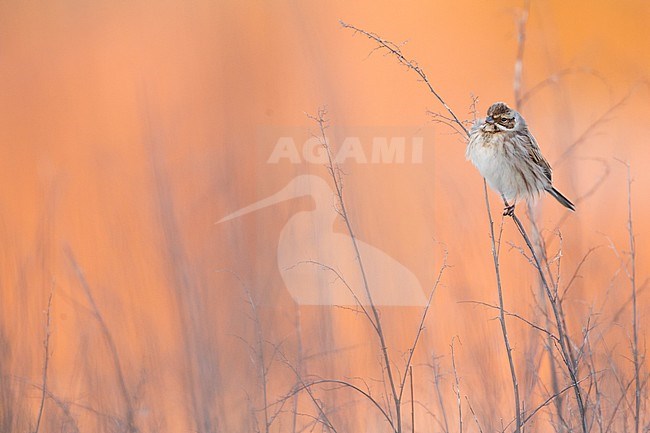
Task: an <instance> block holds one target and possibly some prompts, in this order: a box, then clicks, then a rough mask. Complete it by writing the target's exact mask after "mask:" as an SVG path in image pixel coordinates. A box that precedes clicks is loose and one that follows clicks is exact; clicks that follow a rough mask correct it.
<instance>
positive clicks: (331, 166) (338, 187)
mask: <svg viewBox="0 0 650 433" xmlns="http://www.w3.org/2000/svg"><path fill="white" fill-rule="evenodd" d="M325 114H326V111H325V110H324V109H322V108H321V109H320V110H319V111H318V117H317V118H316V119H315V120H316V121H317V122H318V126H319V129H320V134H321V139H322V144H323V146H324V148H325V150H326V151H327V152H326V153H327V159H328V166H327V169H328V170H329V173H330V176H331V177H332V181H333V182H334V189H335V191H336V200H337V203H338V206H339V209H338V211H339V214H340V215H341V217H342V218H343V221H344V222H345V226H346V228H347V231H348V234H349V235H350V240H351V241H352V247H353V248H354V255H355V258H356V259H357V263H358V266H359V271H360V272H361V278H362V280H363V288H364V290H365V293H366V296H368V303H369V304H370V310H371V312H372V315H373V318H374V321H373V322H374V327H375V330H376V334H377V337H378V338H379V344H380V350H381V353H382V357H383V362H384V368H385V370H386V374H387V375H388V384H389V385H390V389H391V393H392V397H393V403H394V404H395V417H396V420H395V427H397V430H396V431H397V433H401V429H402V410H401V409H402V408H401V402H400V397H399V396H398V394H397V388H396V386H395V380H394V377H393V369H392V366H391V363H390V358H389V356H388V347H387V345H386V338H385V336H384V332H383V330H382V326H381V319H380V317H379V310H378V309H377V307H376V306H375V303H374V302H373V300H372V294H371V293H370V286H369V284H368V277H367V275H366V270H365V267H364V265H363V260H362V258H361V254H360V253H359V246H358V244H357V238H356V235H355V234H354V230H353V229H352V225H351V224H350V218H349V217H348V212H347V209H346V207H345V200H344V199H343V183H342V180H341V172H340V169H339V168H338V166H336V165H335V163H334V158H333V156H332V151H331V149H330V147H329V144H328V143H327V137H326V135H325Z"/></svg>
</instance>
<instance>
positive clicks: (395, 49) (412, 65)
mask: <svg viewBox="0 0 650 433" xmlns="http://www.w3.org/2000/svg"><path fill="white" fill-rule="evenodd" d="M339 23H340V24H341V26H343V27H344V28H346V29H351V30H353V31H354V32H355V33H361V34H362V35H364V36H366V37H367V38H369V39H372V40H373V41H375V42H377V43H378V44H379V47H377V48H378V49H382V48H383V49H385V50H387V51H388V52H389V53H391V54H392V55H394V56H395V57H396V58H397V61H399V62H400V63H401V64H403V65H404V66H406V67H407V68H409V69H411V70H413V71H414V72H415V73H416V74H418V75H419V76H420V78H421V79H422V81H424V83H425V84H426V86H427V87H428V88H429V91H430V92H431V93H432V94H433V95H434V96H435V97H436V99H438V102H440V104H442V106H443V107H445V109H446V110H447V112H448V113H449V115H450V116H451V117H452V118H453V122H454V123H456V124H458V126H460V128H461V129H462V130H463V131H464V132H465V134H466V135H469V131H468V130H467V128H466V127H465V125H463V122H461V121H460V120H459V119H458V117H457V116H456V113H454V111H453V110H452V109H451V108H450V107H449V106H448V105H447V103H446V102H445V101H444V99H442V97H441V96H440V95H439V94H438V92H436V90H435V89H434V88H433V86H432V85H431V83H430V82H429V79H428V78H427V75H426V74H425V73H424V71H423V70H422V69H421V68H420V66H419V65H418V64H417V62H415V61H413V60H408V59H407V58H406V57H404V55H403V54H402V51H401V50H400V48H399V46H398V45H397V44H395V43H393V42H391V41H388V40H386V39H382V38H381V37H379V35H377V34H375V33H371V32H368V31H365V30H363V29H360V28H358V27H355V26H353V25H350V24H347V23H344V22H343V21H339Z"/></svg>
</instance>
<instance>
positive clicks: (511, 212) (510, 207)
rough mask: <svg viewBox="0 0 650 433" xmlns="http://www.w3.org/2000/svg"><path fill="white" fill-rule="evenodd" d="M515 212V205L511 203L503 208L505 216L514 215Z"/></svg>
mask: <svg viewBox="0 0 650 433" xmlns="http://www.w3.org/2000/svg"><path fill="white" fill-rule="evenodd" d="M514 214H515V205H514V204H511V205H508V206H506V207H504V208H503V216H509V217H511V216H513V215H514Z"/></svg>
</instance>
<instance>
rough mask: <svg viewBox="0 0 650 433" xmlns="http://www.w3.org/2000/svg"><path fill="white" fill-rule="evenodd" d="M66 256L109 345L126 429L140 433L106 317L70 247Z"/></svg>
mask: <svg viewBox="0 0 650 433" xmlns="http://www.w3.org/2000/svg"><path fill="white" fill-rule="evenodd" d="M65 254H66V255H67V256H68V260H69V261H70V264H71V265H72V268H73V270H74V272H75V274H76V275H77V278H78V279H79V282H80V283H81V287H82V288H83V290H84V293H85V295H86V298H87V299H88V302H89V303H90V307H91V311H92V314H93V316H94V317H95V320H96V321H97V323H99V327H100V329H101V331H102V334H103V336H104V340H105V341H106V344H107V345H108V351H109V352H110V356H111V361H112V363H113V368H114V369H115V375H116V376H117V384H118V389H119V391H120V395H121V397H122V402H123V404H124V411H125V413H126V429H127V431H128V432H129V433H135V432H137V431H138V428H137V427H136V425H135V410H134V408H133V403H132V401H131V396H130V395H129V391H128V389H127V387H126V381H125V379H124V373H123V371H122V365H121V362H120V357H119V355H118V352H117V346H116V345H115V340H113V335H112V334H111V332H110V330H109V328H108V325H107V324H106V321H105V320H104V316H102V314H101V312H100V311H99V308H98V307H97V304H96V303H95V298H94V297H93V295H92V292H91V290H90V285H89V284H88V281H87V280H86V276H85V275H84V272H83V270H82V269H81V267H80V266H79V263H77V259H76V258H75V256H74V254H73V253H72V250H71V249H70V247H68V246H66V247H65Z"/></svg>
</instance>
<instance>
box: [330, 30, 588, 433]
mask: <svg viewBox="0 0 650 433" xmlns="http://www.w3.org/2000/svg"><path fill="white" fill-rule="evenodd" d="M341 25H342V26H343V27H344V28H348V29H352V30H354V31H355V32H357V33H361V34H363V35H365V36H366V37H368V38H369V39H371V40H373V41H375V42H376V43H377V44H379V46H378V47H377V48H376V49H385V50H387V51H388V52H389V53H391V54H392V55H394V56H395V57H396V58H397V60H398V61H399V62H400V63H401V64H403V65H405V66H406V67H407V68H409V69H411V70H413V71H414V72H415V73H417V74H418V75H419V76H420V78H421V79H422V80H423V81H424V83H425V84H426V86H427V87H428V89H429V91H430V92H431V93H432V94H433V95H434V96H435V97H436V98H437V99H438V101H439V102H440V103H441V104H442V105H443V107H444V108H445V109H446V110H447V112H448V113H449V114H450V115H451V117H452V119H453V121H454V122H455V123H456V124H458V126H459V127H460V128H461V129H462V130H463V131H464V132H465V134H466V135H467V136H469V132H468V130H467V128H465V126H464V125H463V123H462V122H461V121H460V120H459V119H458V117H457V116H456V114H455V113H454V112H453V110H452V109H451V108H450V107H449V106H448V105H447V103H446V102H445V101H444V100H443V99H442V97H441V96H440V95H439V94H438V93H437V92H436V91H435V89H434V88H433V86H432V85H431V83H430V82H429V80H428V78H427V76H426V74H425V73H424V71H423V70H422V69H421V68H420V67H419V66H418V65H417V63H416V62H414V61H411V60H408V59H406V57H404V55H403V54H402V52H401V50H400V48H399V47H398V46H397V45H396V44H394V43H392V42H390V41H387V40H385V39H382V38H381V37H379V36H378V35H376V34H374V33H371V32H367V31H365V30H362V29H359V28H357V27H355V26H352V25H349V24H346V23H344V22H342V21H341ZM483 187H484V191H485V195H486V206H487V209H488V213H489V208H490V205H489V201H488V200H487V184H486V182H485V180H484V182H483ZM505 204H506V206H508V205H507V203H505ZM512 219H513V221H514V222H515V224H516V226H517V229H518V230H519V233H520V234H521V236H522V238H523V239H524V241H525V242H526V246H527V247H528V249H529V250H530V252H531V255H532V257H533V259H534V262H535V263H534V264H535V267H536V269H537V271H538V272H539V275H540V279H541V281H542V284H543V286H544V289H545V291H546V295H547V297H548V299H549V302H550V303H551V306H552V309H553V314H554V316H555V322H556V326H557V328H558V338H559V340H560V349H561V353H562V356H563V360H564V363H565V365H566V366H567V370H568V373H569V376H570V379H571V382H572V384H571V387H573V389H574V392H575V395H576V400H577V403H578V411H579V416H580V421H581V425H582V431H583V433H587V431H588V429H587V420H586V411H585V405H584V401H583V397H582V393H581V390H580V387H579V383H578V379H577V374H576V373H577V372H576V369H577V365H576V363H575V360H574V359H573V358H574V356H573V353H572V350H571V347H570V343H569V342H568V336H567V334H566V326H565V325H564V319H563V313H562V311H561V306H560V305H559V302H558V299H557V297H555V296H554V295H553V294H552V292H551V289H550V287H549V285H548V283H547V281H546V277H545V276H544V271H543V270H542V266H541V264H540V262H539V259H538V257H537V255H536V254H535V250H534V248H533V246H532V244H531V242H530V239H529V237H528V235H527V233H526V230H525V229H524V227H523V225H522V224H521V221H520V220H519V218H518V217H517V215H516V214H515V213H514V212H513V213H512ZM490 220H491V218H490ZM491 226H492V224H491ZM492 242H495V239H494V231H493V229H492ZM560 394H561V393H557V394H556V395H560ZM550 401H551V400H549V402H550Z"/></svg>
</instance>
